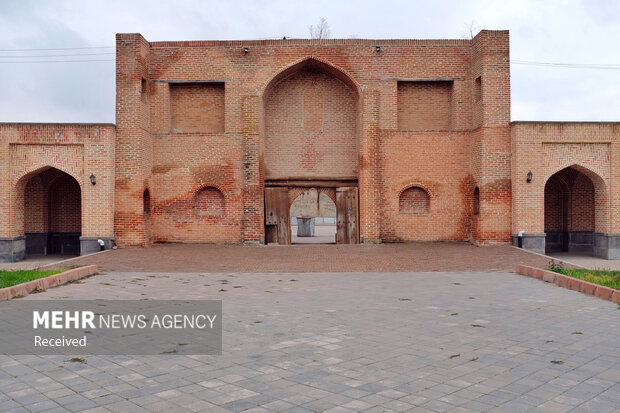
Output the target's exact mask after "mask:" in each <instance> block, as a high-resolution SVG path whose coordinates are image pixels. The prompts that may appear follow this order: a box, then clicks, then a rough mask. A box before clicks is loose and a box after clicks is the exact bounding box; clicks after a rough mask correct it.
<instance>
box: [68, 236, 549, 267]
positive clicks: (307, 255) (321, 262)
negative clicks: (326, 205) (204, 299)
mask: <svg viewBox="0 0 620 413" xmlns="http://www.w3.org/2000/svg"><path fill="white" fill-rule="evenodd" d="M549 261H550V258H549V257H545V256H541V255H538V254H533V253H531V252H527V251H524V250H522V249H518V248H514V247H512V246H509V245H505V244H503V245H493V246H487V247H476V246H474V245H471V244H469V243H466V242H436V243H433V242H417V243H416V242H411V243H402V244H375V245H373V244H362V245H293V246H290V245H286V246H279V245H274V246H271V245H270V246H264V245H263V246H243V245H214V244H155V245H153V246H151V247H149V248H121V249H117V250H112V251H105V252H103V253H98V254H94V255H87V256H84V257H79V258H75V259H73V260H70V261H65V262H63V263H62V264H60V265H59V266H60V267H63V266H67V265H88V264H95V265H98V266H99V268H101V269H103V270H106V271H128V272H131V271H151V272H212V273H213V272H246V273H254V272H259V273H260V272H269V273H271V272H293V273H300V272H301V273H304V272H366V271H372V272H406V271H416V272H420V271H490V270H491V271H514V270H515V268H516V267H517V265H519V264H525V265H531V266H534V267H545V266H546V265H547V264H548V263H549Z"/></svg>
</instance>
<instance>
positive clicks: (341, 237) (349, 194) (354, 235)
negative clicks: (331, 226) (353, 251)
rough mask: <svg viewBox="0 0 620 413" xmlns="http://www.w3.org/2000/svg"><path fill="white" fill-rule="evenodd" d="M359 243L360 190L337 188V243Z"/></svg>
mask: <svg viewBox="0 0 620 413" xmlns="http://www.w3.org/2000/svg"><path fill="white" fill-rule="evenodd" d="M358 243H359V212H358V190H357V188H356V187H342V188H337V189H336V244H358Z"/></svg>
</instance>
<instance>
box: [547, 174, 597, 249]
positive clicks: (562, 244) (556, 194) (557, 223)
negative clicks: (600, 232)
mask: <svg viewBox="0 0 620 413" xmlns="http://www.w3.org/2000/svg"><path fill="white" fill-rule="evenodd" d="M600 185H602V180H600ZM601 191H603V192H604V188H601V187H599V188H598V191H597V188H596V185H595V182H593V180H592V179H591V178H590V177H589V176H588V175H586V174H585V173H584V172H583V171H581V170H579V169H577V168H575V167H568V168H564V169H562V170H561V171H558V172H556V173H555V174H553V175H552V176H551V177H550V178H549V179H548V180H547V182H546V184H545V200H544V202H545V204H544V208H545V215H544V218H545V234H546V235H545V251H546V252H561V251H565V252H567V251H571V252H575V251H578V252H588V253H592V252H593V248H594V234H595V232H596V228H597V226H599V227H600V226H601V225H602V223H597V220H598V219H600V217H602V216H604V214H601V213H600V211H597V209H599V208H605V205H604V203H600V205H597V204H599V203H597V198H599V200H600V199H602V198H604V196H605V195H604V193H601ZM597 192H599V193H598V194H597ZM597 217H598V218H597ZM597 224H598V225H597Z"/></svg>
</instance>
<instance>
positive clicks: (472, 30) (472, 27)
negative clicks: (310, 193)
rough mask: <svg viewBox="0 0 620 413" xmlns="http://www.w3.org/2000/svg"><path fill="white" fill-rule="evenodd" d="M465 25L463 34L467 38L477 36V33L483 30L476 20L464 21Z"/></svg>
mask: <svg viewBox="0 0 620 413" xmlns="http://www.w3.org/2000/svg"><path fill="white" fill-rule="evenodd" d="M463 26H465V30H464V32H463V34H462V35H463V38H465V39H470V40H471V39H473V38H474V37H476V34H478V32H479V31H480V30H481V28H480V26H478V24H477V23H476V20H472V21H470V22H468V23H464V24H463Z"/></svg>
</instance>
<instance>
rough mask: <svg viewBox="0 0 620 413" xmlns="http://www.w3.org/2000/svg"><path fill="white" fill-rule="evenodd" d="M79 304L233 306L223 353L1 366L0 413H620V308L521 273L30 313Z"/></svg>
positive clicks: (325, 277) (234, 283)
mask: <svg viewBox="0 0 620 413" xmlns="http://www.w3.org/2000/svg"><path fill="white" fill-rule="evenodd" d="M104 255H105V254H102V255H101V256H104ZM69 298H70V299H98V298H108V299H137V298H138V299H139V298H150V299H155V298H159V299H175V298H187V299H206V298H209V299H221V300H223V310H224V346H223V355H222V356H170V355H168V356H142V357H127V356H105V357H102V356H86V357H84V360H83V362H79V360H78V362H75V360H74V361H71V358H70V357H66V356H45V357H39V356H19V357H18V356H13V357H8V356H2V357H0V411H3V412H6V411H14V412H26V411H28V412H36V411H45V412H65V411H72V412H74V411H87V412H143V411H148V412H165V411H170V412H185V411H191V412H229V411H232V412H239V411H249V412H272V411H274V412H283V411H286V412H359V411H367V412H392V411H394V412H402V411H411V412H486V411H489V412H525V411H532V412H539V411H541V412H565V411H574V412H597V413H599V412H613V411H620V409H619V407H620V353H619V345H620V344H619V343H620V310H619V309H618V307H617V306H616V305H614V304H612V303H610V302H608V301H603V300H600V299H597V298H594V297H591V296H585V295H582V294H580V293H577V292H574V291H569V290H565V289H562V288H558V287H556V286H554V285H550V284H546V283H543V282H541V281H538V280H535V279H532V278H529V277H522V276H519V275H516V274H511V273H505V272H466V273H463V272H461V273H455V272H432V273H428V272H418V273H412V272H409V273H344V272H341V273H276V272H273V273H254V274H243V273H206V272H198V273H171V272H161V273H150V272H110V273H107V274H102V275H98V276H94V277H91V278H88V279H85V280H82V281H80V282H77V283H74V284H70V285H67V286H63V287H60V288H54V289H50V290H48V291H46V292H44V293H40V294H35V295H31V296H28V297H26V298H24V299H25V300H38V299H69Z"/></svg>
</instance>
